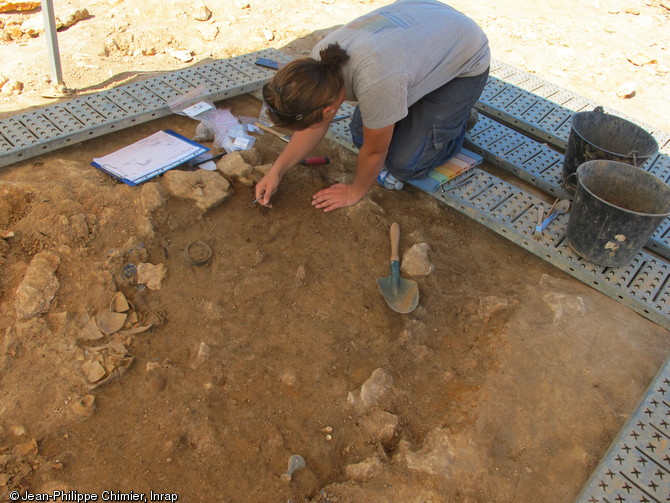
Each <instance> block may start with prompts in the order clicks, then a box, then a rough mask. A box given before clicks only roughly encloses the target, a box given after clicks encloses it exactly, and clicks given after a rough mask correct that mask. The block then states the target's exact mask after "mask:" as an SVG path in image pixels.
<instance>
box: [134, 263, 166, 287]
mask: <svg viewBox="0 0 670 503" xmlns="http://www.w3.org/2000/svg"><path fill="white" fill-rule="evenodd" d="M166 274H167V267H166V266H165V264H149V263H147V262H142V263H141V264H137V283H139V284H140V285H146V286H147V288H148V289H149V290H160V289H161V283H162V282H163V279H165V275H166Z"/></svg>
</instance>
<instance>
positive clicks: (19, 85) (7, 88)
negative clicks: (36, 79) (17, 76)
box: [2, 79, 23, 94]
mask: <svg viewBox="0 0 670 503" xmlns="http://www.w3.org/2000/svg"><path fill="white" fill-rule="evenodd" d="M21 91H23V82H21V81H19V80H14V79H10V80H8V81H7V82H6V83H5V85H4V86H2V94H21Z"/></svg>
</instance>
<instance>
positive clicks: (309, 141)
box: [255, 121, 330, 207]
mask: <svg viewBox="0 0 670 503" xmlns="http://www.w3.org/2000/svg"><path fill="white" fill-rule="evenodd" d="M329 126H330V122H329V121H322V122H321V123H318V124H315V125H313V126H311V127H309V128H307V129H304V130H302V131H296V132H295V133H293V136H292V137H291V141H290V142H289V143H288V145H286V147H285V148H284V150H283V151H282V153H281V154H279V157H277V160H275V162H274V163H273V164H272V167H271V168H270V171H268V172H267V174H266V175H265V176H264V177H263V178H262V179H261V180H260V181H259V182H258V183H257V184H256V189H255V194H256V198H261V199H259V203H261V204H262V205H264V206H269V207H271V206H272V205H271V204H269V203H270V198H271V197H272V195H273V194H274V193H275V192H276V191H277V187H278V186H279V182H281V179H282V177H283V176H284V174H285V173H286V172H287V171H288V170H289V169H291V168H292V167H293V166H295V165H296V164H298V162H299V161H300V160H301V159H303V158H304V157H306V156H307V154H309V153H310V152H311V151H312V150H314V148H315V147H316V146H317V145H318V143H319V142H320V141H321V140H322V139H323V137H324V136H325V135H326V132H327V131H328V127H329Z"/></svg>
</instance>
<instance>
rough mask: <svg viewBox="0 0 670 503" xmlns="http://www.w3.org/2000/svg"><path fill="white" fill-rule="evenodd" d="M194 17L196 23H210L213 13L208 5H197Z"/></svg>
mask: <svg viewBox="0 0 670 503" xmlns="http://www.w3.org/2000/svg"><path fill="white" fill-rule="evenodd" d="M192 16H193V19H195V20H196V21H209V19H210V18H211V17H212V11H211V10H209V7H207V6H206V5H196V6H195V8H194V10H193V14H192Z"/></svg>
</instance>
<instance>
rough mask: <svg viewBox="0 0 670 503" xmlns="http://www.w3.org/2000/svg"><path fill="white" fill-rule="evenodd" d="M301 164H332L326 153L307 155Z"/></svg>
mask: <svg viewBox="0 0 670 503" xmlns="http://www.w3.org/2000/svg"><path fill="white" fill-rule="evenodd" d="M300 164H302V165H303V166H321V165H323V164H330V158H329V157H326V156H325V155H322V156H319V157H305V158H304V159H303V160H302V161H300Z"/></svg>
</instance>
